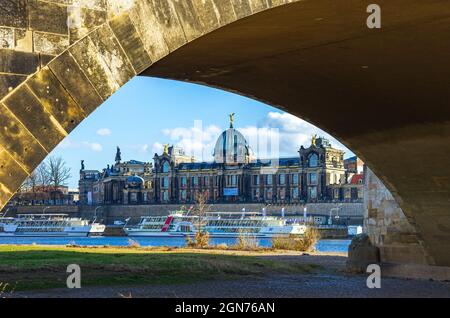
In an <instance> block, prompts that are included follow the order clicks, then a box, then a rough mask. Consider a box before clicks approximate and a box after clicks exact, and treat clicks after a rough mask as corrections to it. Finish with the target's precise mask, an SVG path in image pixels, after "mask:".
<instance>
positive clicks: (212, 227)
mask: <svg viewBox="0 0 450 318" xmlns="http://www.w3.org/2000/svg"><path fill="white" fill-rule="evenodd" d="M198 228H200V230H202V231H206V232H208V233H209V235H210V237H216V238H218V237H225V238H227V237H228V238H235V237H238V236H240V235H249V236H250V235H251V236H254V237H258V238H271V237H276V236H289V235H291V234H292V235H303V234H304V233H305V230H306V226H305V225H303V224H297V223H293V224H288V223H287V221H286V220H285V219H283V218H278V217H272V216H263V215H261V213H255V212H250V213H248V212H238V213H236V212H213V213H207V214H206V216H205V217H204V218H202V219H201V220H200V219H199V218H198V217H197V216H189V215H184V214H183V212H176V213H172V214H170V215H168V216H143V217H141V220H140V222H139V224H138V225H136V226H125V227H124V231H125V233H126V234H127V235H128V236H153V237H155V236H156V237H185V236H193V235H195V233H196V232H197V229H198Z"/></svg>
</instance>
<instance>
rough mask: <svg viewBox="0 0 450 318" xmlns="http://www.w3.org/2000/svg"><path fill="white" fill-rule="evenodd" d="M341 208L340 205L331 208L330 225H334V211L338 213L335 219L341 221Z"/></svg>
mask: <svg viewBox="0 0 450 318" xmlns="http://www.w3.org/2000/svg"><path fill="white" fill-rule="evenodd" d="M340 208H341V205H340V204H339V206H337V207H336V208H331V209H330V217H329V218H328V225H332V224H333V218H332V216H333V211H336V216H335V217H334V218H335V219H336V220H339V210H340Z"/></svg>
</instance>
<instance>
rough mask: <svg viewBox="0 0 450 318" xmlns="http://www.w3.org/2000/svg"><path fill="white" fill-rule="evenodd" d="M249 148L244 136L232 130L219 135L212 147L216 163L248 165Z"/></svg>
mask: <svg viewBox="0 0 450 318" xmlns="http://www.w3.org/2000/svg"><path fill="white" fill-rule="evenodd" d="M250 152H251V150H250V147H249V145H248V143H247V140H246V139H245V138H244V136H243V135H242V134H241V133H240V132H239V131H237V130H236V129H234V128H229V129H227V130H225V131H224V132H222V134H220V136H219V138H218V139H217V142H216V146H215V147H214V154H213V155H214V161H215V162H216V163H248V161H249V156H250V154H251V153H250Z"/></svg>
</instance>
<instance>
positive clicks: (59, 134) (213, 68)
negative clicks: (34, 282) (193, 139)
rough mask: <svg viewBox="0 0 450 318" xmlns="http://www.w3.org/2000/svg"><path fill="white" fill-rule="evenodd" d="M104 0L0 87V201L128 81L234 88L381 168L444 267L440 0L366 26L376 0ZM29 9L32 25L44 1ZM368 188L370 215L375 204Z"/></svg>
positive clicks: (448, 259) (387, 10)
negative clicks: (37, 62) (21, 75)
mask: <svg viewBox="0 0 450 318" xmlns="http://www.w3.org/2000/svg"><path fill="white" fill-rule="evenodd" d="M64 1H66V0H64ZM64 1H60V0H55V1H48V2H46V3H54V2H59V3H62V2H64ZM68 1H69V2H70V0H68ZM85 1H88V2H89V1H90V2H91V3H96V2H102V1H103V0H85ZM19 2H23V1H19ZM36 2H40V1H39V0H34V1H31V0H30V3H32V4H33V3H36ZM106 2H107V3H109V4H111V5H112V7H113V8H114V10H113V11H112V12H113V13H111V14H109V13H108V15H107V16H104V17H103V18H104V19H103V20H102V19H99V20H98V21H101V22H100V23H98V25H96V26H95V27H93V28H92V29H90V30H89V32H87V33H86V34H83V35H81V36H80V37H79V39H77V40H76V41H75V42H74V43H72V44H71V45H70V46H69V47H68V48H67V49H64V50H62V52H58V55H57V56H56V57H55V58H54V59H53V60H52V61H51V62H50V63H48V65H45V66H44V65H42V67H41V68H40V69H39V70H38V71H37V72H36V73H34V74H32V75H31V76H29V77H28V78H27V79H26V80H25V81H23V82H22V83H21V84H19V85H18V86H17V87H14V88H13V89H12V90H10V91H9V92H8V93H7V95H6V96H3V97H2V99H1V102H0V108H1V111H0V123H1V128H2V129H1V130H0V206H3V205H4V204H6V202H7V200H8V199H9V198H10V197H11V196H12V194H13V193H14V192H15V190H16V189H17V188H18V187H19V185H20V183H21V182H22V181H23V180H24V179H25V178H26V176H27V175H28V174H29V173H30V172H31V171H32V170H33V169H34V168H35V167H36V166H37V165H38V164H39V163H40V162H41V161H42V160H43V159H44V157H45V156H46V155H47V153H48V152H50V151H51V150H52V149H53V148H54V147H56V145H57V144H58V143H59V142H60V141H61V140H62V139H63V138H64V137H65V136H66V135H67V134H68V133H69V132H70V131H71V130H72V129H74V128H75V127H76V126H77V125H78V123H80V122H81V121H82V120H83V119H84V118H86V117H87V116H88V115H89V114H90V113H91V112H92V111H94V110H95V109H96V107H98V106H99V105H100V104H102V102H103V101H104V100H106V99H107V98H108V97H109V96H111V95H112V94H113V93H114V92H115V91H117V90H118V89H119V88H120V87H121V86H123V85H124V84H125V83H126V82H127V81H129V80H130V79H131V78H133V77H134V76H137V75H148V76H158V77H163V78H171V79H177V80H183V81H189V82H194V83H201V84H204V85H209V86H214V87H219V88H221V89H225V90H229V91H233V92H237V93H239V94H242V95H246V96H249V97H252V98H255V99H258V100H261V101H264V102H266V103H268V104H271V105H273V106H276V107H279V108H281V109H284V110H286V111H288V112H290V113H292V114H294V115H297V116H299V117H302V118H304V119H306V120H308V121H309V122H311V123H313V124H315V125H317V126H319V127H321V128H322V129H325V130H326V131H328V132H330V133H331V134H333V135H334V136H336V137H337V138H339V139H340V140H341V141H342V142H343V143H344V144H346V145H347V146H348V147H349V148H351V149H352V150H353V151H355V152H356V153H357V154H358V155H359V156H360V157H361V158H363V159H364V161H366V163H368V164H369V166H370V167H371V169H373V171H374V172H375V173H376V174H377V175H378V176H379V177H380V178H381V179H382V181H383V182H384V184H385V185H386V186H387V188H388V189H389V190H390V192H391V193H392V195H393V196H394V197H395V199H396V200H397V202H398V204H399V205H400V207H401V208H402V210H403V211H404V213H405V214H406V216H407V218H408V221H409V223H410V224H411V225H412V226H413V227H414V228H415V231H416V232H417V238H418V240H419V243H420V244H421V245H423V248H424V249H425V251H426V262H427V263H429V264H435V265H443V266H450V185H449V182H450V179H449V177H450V167H449V165H448V162H449V159H450V146H449V140H450V138H449V137H450V107H449V105H448V100H450V96H449V95H450V90H449V89H448V85H449V80H448V76H447V74H449V73H450V72H449V71H450V63H448V54H449V53H450V23H449V22H450V5H449V4H448V1H445V0H435V1H411V0H409V1H406V0H394V1H392V0H390V1H381V0H380V1H378V2H379V3H378V4H379V5H380V6H381V8H382V28H381V29H369V28H367V26H366V18H367V16H368V13H367V12H366V8H367V5H368V4H370V3H371V1H360V0H349V1H345V2H339V3H337V2H336V1H332V0H311V1H309V0H305V1H297V0H192V1H190V0H134V1H133V0H106ZM38 9H39V8H38ZM38 9H36V8H35V10H38ZM30 10H31V9H29V10H28V11H27V12H28V17H29V22H28V23H29V25H31V24H33V23H34V24H35V25H36V26H35V27H38V25H37V22H36V20H37V21H39V19H41V20H42V19H44V20H45V14H46V11H45V10H44V8H43V9H42V12H41V14H40V15H39V14H37V16H38V17H37V18H36V17H35V18H33V19H31V16H30V13H29V12H32V10H31V11H30ZM38 11H39V10H38ZM2 14H4V13H0V17H1V15H2ZM42 16H44V18H43V17H42ZM5 19H6V18H5V17H3V19H0V23H1V21H2V20H5ZM6 20H7V19H6ZM16 22H17V21H16V20H14V21H13V22H12V23H16ZM19 22H20V21H19ZM19 22H17V23H19ZM33 32H34V31H33ZM33 41H34V40H33ZM33 43H34V42H33ZM22 62H23V63H26V61H22ZM44 64H46V63H44ZM124 111H126V105H124ZM372 199H373V200H372V201H370V200H369V207H368V212H369V214H370V213H375V214H376V213H377V210H379V209H381V210H382V209H383V207H382V205H383V202H376V198H372ZM395 222H397V221H396V220H393V221H392V223H391V224H384V225H380V227H381V228H382V229H383V230H384V231H388V230H389V227H390V226H392V227H395V226H396V224H395ZM398 222H399V221H398ZM377 226H378V224H377ZM380 237H381V238H383V233H381V234H380ZM414 239H415V238H414Z"/></svg>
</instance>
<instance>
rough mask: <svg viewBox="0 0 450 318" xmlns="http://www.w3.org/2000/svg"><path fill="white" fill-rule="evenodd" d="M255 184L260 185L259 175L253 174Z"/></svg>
mask: <svg viewBox="0 0 450 318" xmlns="http://www.w3.org/2000/svg"><path fill="white" fill-rule="evenodd" d="M253 185H259V175H257V174H255V175H253Z"/></svg>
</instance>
